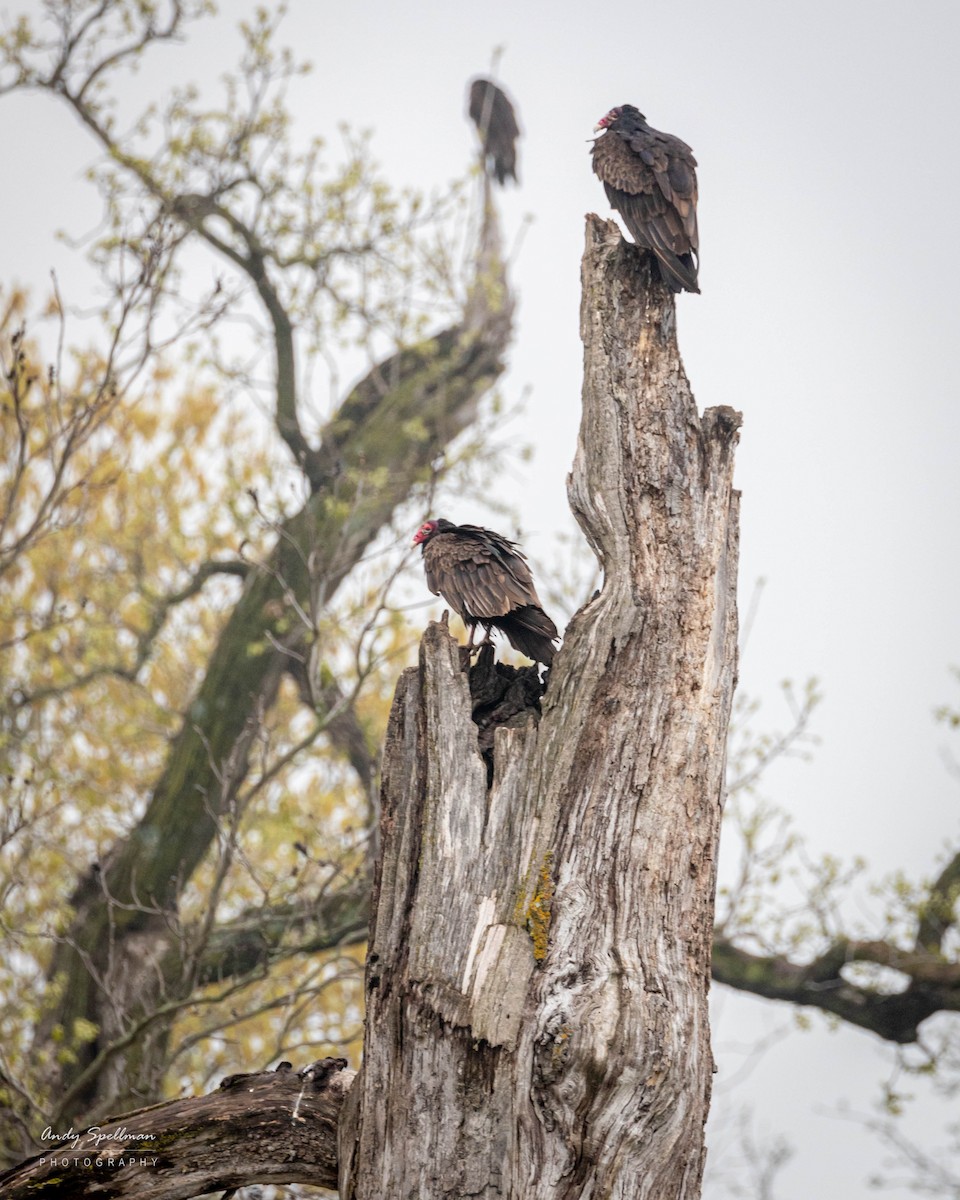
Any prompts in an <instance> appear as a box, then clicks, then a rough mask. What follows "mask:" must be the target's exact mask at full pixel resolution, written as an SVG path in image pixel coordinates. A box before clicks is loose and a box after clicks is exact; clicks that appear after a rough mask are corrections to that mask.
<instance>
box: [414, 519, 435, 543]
mask: <svg viewBox="0 0 960 1200" xmlns="http://www.w3.org/2000/svg"><path fill="white" fill-rule="evenodd" d="M439 528H440V522H439V521H424V523H423V524H422V525H421V526H420V528H419V529H418V530H417V532H416V533H415V534H414V535H413V544H414V545H415V546H419V545H421V544H422V543H423V542H428V541H429V540H430V539H431V538H432V537H433V535H434V534H435V533H436V532H437V530H438V529H439Z"/></svg>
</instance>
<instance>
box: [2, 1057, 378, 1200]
mask: <svg viewBox="0 0 960 1200" xmlns="http://www.w3.org/2000/svg"><path fill="white" fill-rule="evenodd" d="M346 1066H347V1061H346V1059H344V1058H325V1059H323V1060H321V1061H320V1062H315V1063H312V1064H311V1065H310V1066H309V1067H305V1068H303V1069H302V1070H300V1071H293V1070H292V1069H291V1068H290V1064H289V1063H282V1064H281V1065H280V1066H279V1067H278V1068H277V1069H276V1071H272V1072H260V1073H258V1074H252V1075H231V1076H228V1077H227V1078H226V1079H224V1080H223V1081H222V1082H221V1084H220V1087H219V1089H218V1090H217V1091H215V1092H211V1093H210V1094H209V1095H206V1096H197V1097H193V1098H190V1099H186V1100H172V1101H170V1102H169V1103H166V1104H155V1105H152V1106H151V1107H149V1108H144V1109H139V1110H137V1111H136V1112H131V1113H124V1114H123V1115H121V1116H117V1117H110V1118H108V1119H107V1120H105V1121H103V1122H102V1123H101V1125H100V1126H99V1127H96V1128H94V1129H93V1130H91V1131H89V1132H87V1133H85V1134H83V1135H80V1136H74V1137H73V1138H69V1139H64V1140H60V1141H54V1140H52V1139H51V1140H50V1141H48V1143H47V1145H46V1147H45V1149H44V1153H43V1154H41V1155H37V1156H35V1157H34V1158H31V1159H27V1161H26V1162H24V1163H21V1164H20V1165H19V1166H17V1167H14V1168H13V1169H12V1170H10V1171H6V1172H4V1173H3V1174H2V1175H0V1193H2V1194H3V1196H4V1197H5V1200H35V1198H36V1197H37V1196H45V1195H54V1194H56V1195H59V1196H67V1195H69V1196H71V1197H74V1198H75V1200H83V1198H84V1197H88V1196H89V1197H94V1196H100V1197H103V1196H106V1195H109V1196H112V1197H114V1198H115V1200H124V1198H125V1197H131V1198H135V1200H189V1198H190V1197H193V1196H199V1195H201V1194H205V1193H207V1192H214V1191H220V1190H222V1189H224V1188H237V1187H246V1186H249V1185H251V1184H257V1183H259V1184H283V1183H301V1184H310V1185H312V1186H314V1187H328V1188H335V1187H336V1183H337V1126H338V1122H339V1117H340V1109H341V1108H342V1106H343V1102H344V1099H345V1097H346V1095H347V1093H348V1092H349V1089H350V1085H351V1083H352V1082H353V1076H354V1072H353V1071H349V1070H346V1069H345V1068H346ZM52 1132H53V1134H54V1136H56V1135H58V1134H59V1135H60V1136H61V1138H62V1137H63V1135H64V1134H66V1133H67V1130H53V1131H52Z"/></svg>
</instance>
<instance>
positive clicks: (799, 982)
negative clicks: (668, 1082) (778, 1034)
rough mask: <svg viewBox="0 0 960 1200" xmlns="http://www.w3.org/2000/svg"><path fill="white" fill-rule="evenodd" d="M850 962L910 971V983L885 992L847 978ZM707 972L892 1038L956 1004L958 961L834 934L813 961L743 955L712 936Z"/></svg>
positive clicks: (911, 1034) (913, 1033)
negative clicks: (832, 940)
mask: <svg viewBox="0 0 960 1200" xmlns="http://www.w3.org/2000/svg"><path fill="white" fill-rule="evenodd" d="M854 962H860V963H874V964H876V965H878V966H885V967H892V968H894V969H896V970H898V971H903V972H904V973H906V974H908V975H910V977H911V983H910V986H909V987H908V988H907V989H906V990H905V991H903V992H898V993H895V994H885V993H883V992H879V991H876V990H874V989H872V988H869V987H864V986H861V985H859V984H855V983H851V982H850V981H849V980H847V979H845V978H844V976H843V975H842V974H841V968H842V967H844V966H845V965H847V964H848V963H854ZM713 978H714V979H715V980H716V981H717V983H724V984H727V986H729V987H732V988H736V989H737V990H738V991H743V992H752V993H753V994H754V995H756V996H763V997H765V998H766V999H768V1000H785V1001H788V1002H789V1003H791V1004H798V1005H805V1006H809V1007H811V1008H819V1009H821V1010H822V1011H823V1012H828V1013H833V1014H834V1015H835V1016H837V1017H840V1018H841V1019H842V1020H844V1021H847V1022H849V1023H850V1024H851V1025H857V1026H859V1027H860V1028H861V1029H869V1030H870V1031H871V1033H875V1034H877V1036H878V1037H881V1038H884V1039H885V1040H887V1041H891V1042H897V1043H900V1044H903V1043H907V1042H915V1041H917V1039H918V1036H919V1033H918V1027H919V1025H920V1024H921V1023H922V1022H923V1021H925V1020H926V1019H927V1018H928V1017H930V1016H932V1015H933V1014H934V1013H935V1012H939V1011H941V1010H950V1011H954V1012H956V1011H960V965H957V964H951V963H945V962H943V960H942V959H940V960H937V959H936V958H935V957H934V956H933V955H930V954H918V953H917V952H905V951H902V950H899V949H898V948H897V947H894V946H891V945H889V944H888V943H886V942H882V941H869V942H855V941H840V942H837V943H836V944H835V945H833V946H831V947H830V948H829V949H827V950H826V951H825V952H824V953H823V954H821V955H820V957H819V958H816V959H814V960H813V962H810V963H804V964H801V963H794V962H791V960H790V959H789V958H787V957H786V956H784V955H759V954H751V953H750V952H749V951H747V950H743V949H741V948H740V947H738V946H735V945H734V944H733V943H732V942H730V941H728V940H727V939H726V938H723V937H718V938H715V939H714V943H713Z"/></svg>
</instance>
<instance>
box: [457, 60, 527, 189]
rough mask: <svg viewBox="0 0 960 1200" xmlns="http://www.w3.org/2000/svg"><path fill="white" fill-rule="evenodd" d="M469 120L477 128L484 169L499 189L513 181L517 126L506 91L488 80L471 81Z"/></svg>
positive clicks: (515, 168)
mask: <svg viewBox="0 0 960 1200" xmlns="http://www.w3.org/2000/svg"><path fill="white" fill-rule="evenodd" d="M468 111H469V113H470V119H471V121H473V123H474V125H476V127H477V133H479V135H480V144H481V145H482V146H483V154H484V158H485V159H486V162H487V166H488V169H489V170H490V171H491V172H492V174H493V176H494V177H495V178H496V181H497V183H499V184H500V186H501V187H504V186H505V185H506V182H507V180H508V179H512V180H513V181H514V183H516V182H517V138H518V137H519V136H520V127H519V126H518V125H517V117H516V114H515V112H514V110H513V105H512V104H511V103H510V101H509V99H508V98H507V94H506V92H504V91H503V90H502V89H501V88H498V87H497V85H496V84H495V83H494V82H493V80H492V79H474V80H473V82H472V83H471V84H470V99H469V108H468Z"/></svg>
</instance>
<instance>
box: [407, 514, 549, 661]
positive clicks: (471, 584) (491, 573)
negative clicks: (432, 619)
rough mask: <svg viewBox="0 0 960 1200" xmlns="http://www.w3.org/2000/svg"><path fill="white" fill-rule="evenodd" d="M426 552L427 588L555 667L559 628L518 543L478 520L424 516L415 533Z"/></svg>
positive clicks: (468, 619) (468, 618)
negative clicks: (461, 522)
mask: <svg viewBox="0 0 960 1200" xmlns="http://www.w3.org/2000/svg"><path fill="white" fill-rule="evenodd" d="M413 542H414V545H417V544H419V545H420V548H421V550H422V551H423V566H424V569H425V570H426V573H427V587H428V588H429V589H430V591H431V592H433V594H434V595H435V596H442V597H443V598H444V600H446V602H447V603H448V604H449V605H450V607H451V608H452V609H453V610H454V612H456V613H457V614H458V615H459V616H460V618H461V619H462V620H463V623H464V624H465V625H469V626H470V645H471V646H472V645H473V635H474V632H475V630H476V627H477V626H478V625H482V626H483V628H484V629H485V631H486V634H487V637H488V638H489V636H490V630H491V629H499V630H500V631H501V632H502V633H505V634H506V635H507V638H508V639H509V641H510V645H511V646H513V648H514V650H519V651H520V653H521V654H525V655H526V656H527V658H532V659H533V660H534V661H535V662H542V663H544V664H545V665H546V666H548V667H549V666H550V664H551V663H552V662H553V656H554V654H555V653H556V650H555V649H554V645H553V642H554V639H555V638H557V637H559V634H558V633H557V627H556V625H554V623H553V622H552V621H551V620H550V618H549V617H548V616H547V614H546V613H545V612H544V611H543V608H542V606H541V604H540V597H539V596H538V595H537V589H536V588H535V587H534V586H533V576H532V575H531V574H530V568H529V566H528V565H527V560H526V559H525V558H524V556H523V554H522V553H521V552H520V551H519V550H518V549H517V546H516V543H515V542H511V541H508V540H507V539H506V538H505V537H501V536H500V534H499V533H494V532H493V530H492V529H483V528H482V527H481V526H479V525H454V524H453V522H452V521H445V520H444V519H443V518H442V517H441V518H440V519H439V520H436V521H425V522H424V524H423V525H421V526H420V528H419V529H418V530H417V532H416V534H415V535H414V538H413Z"/></svg>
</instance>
